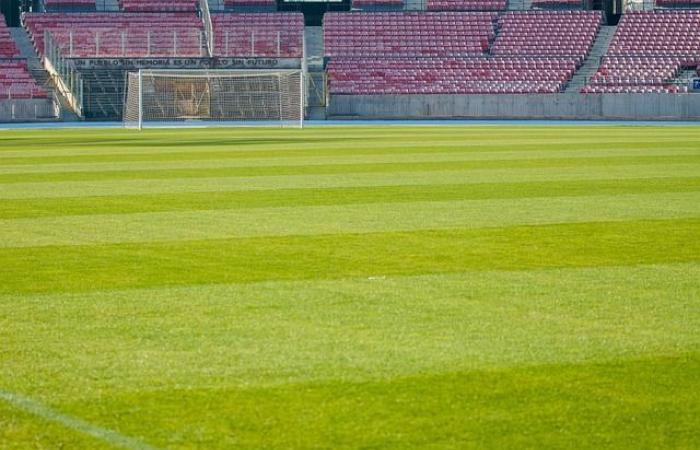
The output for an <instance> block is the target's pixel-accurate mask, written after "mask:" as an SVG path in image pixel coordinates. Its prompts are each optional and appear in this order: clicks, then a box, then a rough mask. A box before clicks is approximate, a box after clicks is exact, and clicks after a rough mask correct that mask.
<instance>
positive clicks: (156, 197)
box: [0, 177, 700, 219]
mask: <svg viewBox="0 0 700 450" xmlns="http://www.w3.org/2000/svg"><path fill="white" fill-rule="evenodd" d="M699 189H700V177H695V178H639V179H623V180H590V181H551V182H538V183H484V184H463V185H418V186H416V185H408V186H377V187H359V188H328V189H280V190H261V191H229V192H196V193H178V194H153V195H122V196H108V197H68V198H37V199H35V198H30V199H12V200H0V218H3V219H16V218H30V217H50V216H68V215H90V214H114V213H117V214H129V213H141V212H164V211H189V210H217V209H244V208H266V207H279V206H328V205H350V204H360V203H381V202H394V203H396V202H414V201H448V200H485V199H507V198H530V197H568V196H572V197H573V196H585V195H615V194H617V195H621V194H646V193H662V192H690V191H697V190H699Z"/></svg>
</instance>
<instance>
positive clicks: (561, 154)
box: [0, 146, 700, 175]
mask: <svg viewBox="0 0 700 450" xmlns="http://www.w3.org/2000/svg"><path fill="white" fill-rule="evenodd" d="M195 153H198V152H195ZM234 154H235V153H234ZM654 156H664V157H676V156H691V157H692V156H700V150H698V149H697V148H696V147H695V146H688V147H686V148H673V149H668V148H662V149H659V148H651V149H640V148H625V149H616V148H608V149H604V150H590V149H586V148H583V149H577V150H557V151H546V150H536V151H531V152H526V151H517V152H505V151H499V152H493V151H484V150H466V149H465V150H464V151H462V152H448V153H409V152H406V153H395V154H380V155H358V154H352V155H344V154H336V155H330V156H311V157H289V156H279V157H268V158H260V157H257V158H234V157H232V158H220V159H201V160H196V159H193V160H184V161H178V160H175V161H172V160H164V161H110V162H96V163H95V162H92V163H48V164H42V163H37V164H31V165H30V164H25V165H2V160H0V174H3V175H11V174H33V173H71V172H120V171H134V170H135V171H139V170H173V169H212V168H226V167H230V168H233V167H238V168H243V167H275V166H281V167H284V166H290V167H293V166H327V165H352V164H399V163H401V164H406V163H423V162H429V163H436V162H466V161H475V162H476V161H508V160H517V161H522V160H549V159H554V160H564V159H567V158H576V159H582V160H583V161H582V162H585V161H586V160H587V159H589V158H590V159H593V160H595V159H596V158H620V157H624V158H632V157H642V158H648V157H654Z"/></svg>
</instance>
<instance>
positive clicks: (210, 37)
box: [199, 0, 214, 56]
mask: <svg viewBox="0 0 700 450" xmlns="http://www.w3.org/2000/svg"><path fill="white" fill-rule="evenodd" d="M199 11H200V12H201V15H202V23H204V36H205V38H206V42H207V53H208V54H209V56H213V55H214V25H212V23H211V12H210V11H209V1H208V0H199Z"/></svg>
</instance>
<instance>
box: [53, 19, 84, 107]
mask: <svg viewBox="0 0 700 450" xmlns="http://www.w3.org/2000/svg"><path fill="white" fill-rule="evenodd" d="M43 62H44V67H45V68H46V70H47V72H49V74H50V75H51V78H52V79H53V81H54V84H55V85H56V87H57V88H58V91H59V92H60V93H61V95H63V96H64V97H65V98H66V100H67V101H68V105H69V106H70V107H71V108H72V109H73V111H75V113H76V114H77V115H78V116H80V117H83V79H82V77H81V76H80V72H78V71H77V70H75V68H74V67H73V64H72V63H71V62H70V61H69V60H68V59H67V58H64V57H63V55H62V54H61V49H60V48H59V46H58V44H57V43H56V41H55V40H54V39H53V37H52V36H51V33H49V32H48V31H44V56H43Z"/></svg>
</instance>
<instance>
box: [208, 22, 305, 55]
mask: <svg viewBox="0 0 700 450" xmlns="http://www.w3.org/2000/svg"><path fill="white" fill-rule="evenodd" d="M211 19H212V25H213V26H214V55H215V56H232V57H253V56H254V57H281V58H301V57H302V56H303V54H304V15H303V14H300V13H242V14H237V13H230V14H212V15H211Z"/></svg>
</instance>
